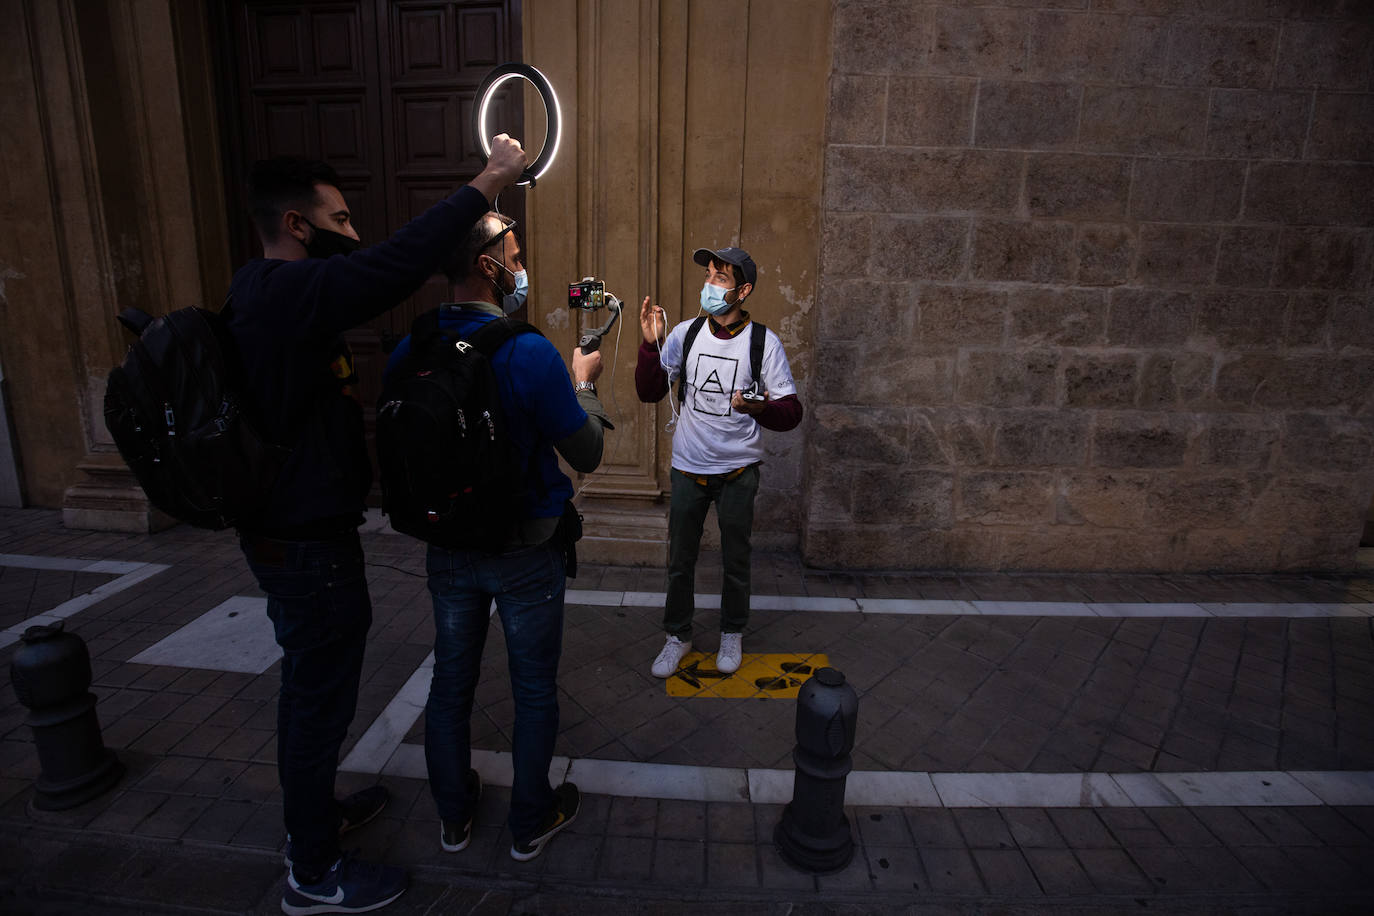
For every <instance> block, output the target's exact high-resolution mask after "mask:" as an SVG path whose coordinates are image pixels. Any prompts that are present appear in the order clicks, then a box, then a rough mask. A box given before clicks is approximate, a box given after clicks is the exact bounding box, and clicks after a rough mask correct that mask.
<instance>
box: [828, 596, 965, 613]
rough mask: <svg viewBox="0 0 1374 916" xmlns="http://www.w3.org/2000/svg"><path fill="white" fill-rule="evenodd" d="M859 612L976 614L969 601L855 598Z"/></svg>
mask: <svg viewBox="0 0 1374 916" xmlns="http://www.w3.org/2000/svg"><path fill="white" fill-rule="evenodd" d="M855 600H856V601H857V602H858V603H859V610H861V611H863V612H864V613H867V614H920V615H931V616H942V615H951V616H952V615H958V614H976V613H978V611H977V609H975V608H974V606H973V603H972V602H969V601H950V600H947V599H944V598H856V599H855Z"/></svg>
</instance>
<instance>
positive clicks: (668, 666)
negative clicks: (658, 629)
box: [652, 636, 692, 677]
mask: <svg viewBox="0 0 1374 916" xmlns="http://www.w3.org/2000/svg"><path fill="white" fill-rule="evenodd" d="M691 651H692V643H691V642H690V641H689V642H683V641H682V640H680V639H678V638H677V637H676V636H669V637H668V641H667V642H665V643H664V644H663V651H662V652H660V653H658V658H656V659H654V667H653V669H652V670H653V674H654V677H672V674H673V672H674V671H676V670H677V666H678V665H679V664H681V662H682V656H684V655H686V654H687V653H688V652H691Z"/></svg>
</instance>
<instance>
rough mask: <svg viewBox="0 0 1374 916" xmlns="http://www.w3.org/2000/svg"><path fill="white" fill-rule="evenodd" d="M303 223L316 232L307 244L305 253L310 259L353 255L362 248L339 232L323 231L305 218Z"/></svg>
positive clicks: (302, 219)
mask: <svg viewBox="0 0 1374 916" xmlns="http://www.w3.org/2000/svg"><path fill="white" fill-rule="evenodd" d="M301 222H303V223H305V224H306V225H307V226H309V227H310V228H311V229H314V230H315V234H314V235H312V236H311V237H310V241H308V242H306V243H305V253H306V255H307V256H308V257H312V258H329V257H333V256H334V255H336V254H352V253H353V252H355V251H357V250H358V248H359V247H360V245H359V242H358V240H357V239H354V238H349V237H348V236H346V235H344V234H342V233H339V232H331V231H330V230H328V229H321V228H320V227H319V226H316V225H315V224H314V223H312V222H310V220H308V219H306V218H305V217H304V216H302V217H301Z"/></svg>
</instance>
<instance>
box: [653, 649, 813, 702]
mask: <svg viewBox="0 0 1374 916" xmlns="http://www.w3.org/2000/svg"><path fill="white" fill-rule="evenodd" d="M829 664H830V659H829V658H828V657H827V656H826V655H825V654H824V653H820V652H814V653H810V654H802V655H799V654H797V653H770V654H762V655H750V654H748V653H745V654H744V655H743V656H741V658H740V666H739V670H738V671H736V672H735V673H734V674H721V673H720V672H719V671H717V670H716V656H715V653H714V652H713V653H710V654H707V653H705V652H688V653H687V655H685V656H684V657H683V659H682V663H681V664H680V665H678V669H677V671H676V672H674V673H673V674H672V675H670V676H669V677H668V680H667V683H666V688H667V691H668V696H670V697H707V698H711V699H727V700H739V699H745V698H748V697H775V698H778V699H795V698H796V696H797V691H799V690H800V689H801V685H802V684H804V683H806V681H807V679H808V678H810V677H811V675H812V674H814V673H815V672H816V671H817V670H818V669H820V668H825V667H827V666H828V665H829Z"/></svg>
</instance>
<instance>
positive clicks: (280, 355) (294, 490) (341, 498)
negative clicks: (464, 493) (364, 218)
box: [229, 186, 488, 539]
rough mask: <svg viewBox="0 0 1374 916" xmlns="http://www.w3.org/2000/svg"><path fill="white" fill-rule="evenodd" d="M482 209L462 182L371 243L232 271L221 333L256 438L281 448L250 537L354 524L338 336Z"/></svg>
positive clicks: (402, 294)
mask: <svg viewBox="0 0 1374 916" xmlns="http://www.w3.org/2000/svg"><path fill="white" fill-rule="evenodd" d="M487 210H488V206H487V200H486V197H485V196H483V194H482V192H480V191H478V190H476V189H475V188H472V187H470V186H468V187H463V188H460V189H459V190H458V191H456V192H455V193H454V194H453V195H452V196H450V197H449V198H448V199H447V200H443V201H440V202H439V203H437V204H435V205H434V206H433V207H431V208H429V209H428V210H426V211H425V212H424V213H423V214H421V215H420V216H418V217H416V218H415V219H413V220H411V221H410V222H409V223H407V224H406V225H405V226H404V227H402V228H401V229H400V230H399V231H398V232H397V233H396V234H395V235H393V236H392V237H391V238H389V239H387V240H386V241H385V242H382V243H380V244H378V245H373V246H372V247H370V248H364V249H362V250H360V251H357V252H355V253H353V254H350V255H335V256H334V257H332V258H328V259H327V260H326V259H319V258H306V259H303V260H299V261H282V260H276V259H266V258H259V259H257V260H254V261H250V262H249V263H248V264H245V265H244V266H243V267H242V268H240V269H239V270H238V272H237V273H235V274H234V279H233V281H232V283H231V284H230V287H229V291H230V296H231V301H230V306H229V308H230V313H229V329H230V331H231V332H232V333H233V335H234V338H235V340H236V341H237V342H238V346H239V350H240V351H241V353H242V356H243V364H244V370H245V373H246V375H247V387H248V395H249V397H250V400H251V406H252V407H253V408H254V410H255V412H256V414H257V416H258V418H259V420H260V423H261V426H262V430H263V434H264V435H265V436H266V437H267V438H268V439H270V440H271V441H273V442H277V443H280V444H282V445H286V446H290V447H291V449H292V451H291V456H290V458H289V459H288V460H287V463H286V467H285V468H284V469H283V471H282V475H281V477H280V478H279V479H278V481H277V484H276V488H275V490H274V491H273V498H272V500H271V508H270V509H269V510H268V514H267V516H266V517H265V518H264V519H263V520H262V522H261V524H260V525H256V526H254V530H255V532H257V533H261V534H268V535H275V536H278V537H283V538H288V539H291V538H298V539H309V538H315V537H322V536H325V535H327V534H329V533H330V532H332V531H337V530H340V529H343V528H346V527H348V526H357V525H358V524H359V523H361V521H362V513H363V510H364V508H365V507H366V499H367V491H368V489H369V487H370V486H371V484H372V466H371V463H370V462H369V461H368V458H367V448H366V444H365V442H364V436H363V414H362V407H361V405H360V404H359V403H358V401H357V400H356V398H355V396H354V395H355V388H356V386H355V385H350V383H349V380H348V378H347V376H350V375H351V374H352V372H351V367H349V366H348V365H347V362H346V361H344V362H341V361H340V359H339V358H340V357H341V356H343V355H344V354H346V352H347V351H346V349H345V348H344V346H343V341H342V338H341V336H340V335H341V334H342V333H343V332H344V331H347V330H349V329H350V328H355V327H357V326H358V325H361V324H363V323H365V322H367V321H370V320H371V319H373V318H376V317H377V316H378V315H381V314H382V313H383V312H386V311H387V310H389V309H391V308H394V307H395V306H396V305H397V304H399V303H400V302H401V301H402V300H404V299H406V298H407V297H408V296H410V295H411V294H412V293H414V292H415V291H416V290H417V289H419V288H420V285H421V284H423V283H424V282H425V280H426V279H428V278H429V277H430V276H431V275H432V274H434V272H435V271H436V270H437V269H438V267H439V264H440V263H441V262H442V260H443V258H444V256H445V255H447V254H448V253H449V252H451V251H452V250H453V249H454V247H456V246H457V244H458V243H459V242H460V241H461V240H462V238H463V236H465V235H466V234H467V232H468V231H469V230H470V229H471V228H472V226H473V224H474V223H476V222H477V220H478V219H479V218H480V217H481V216H482V214H484V213H486V212H487Z"/></svg>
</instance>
